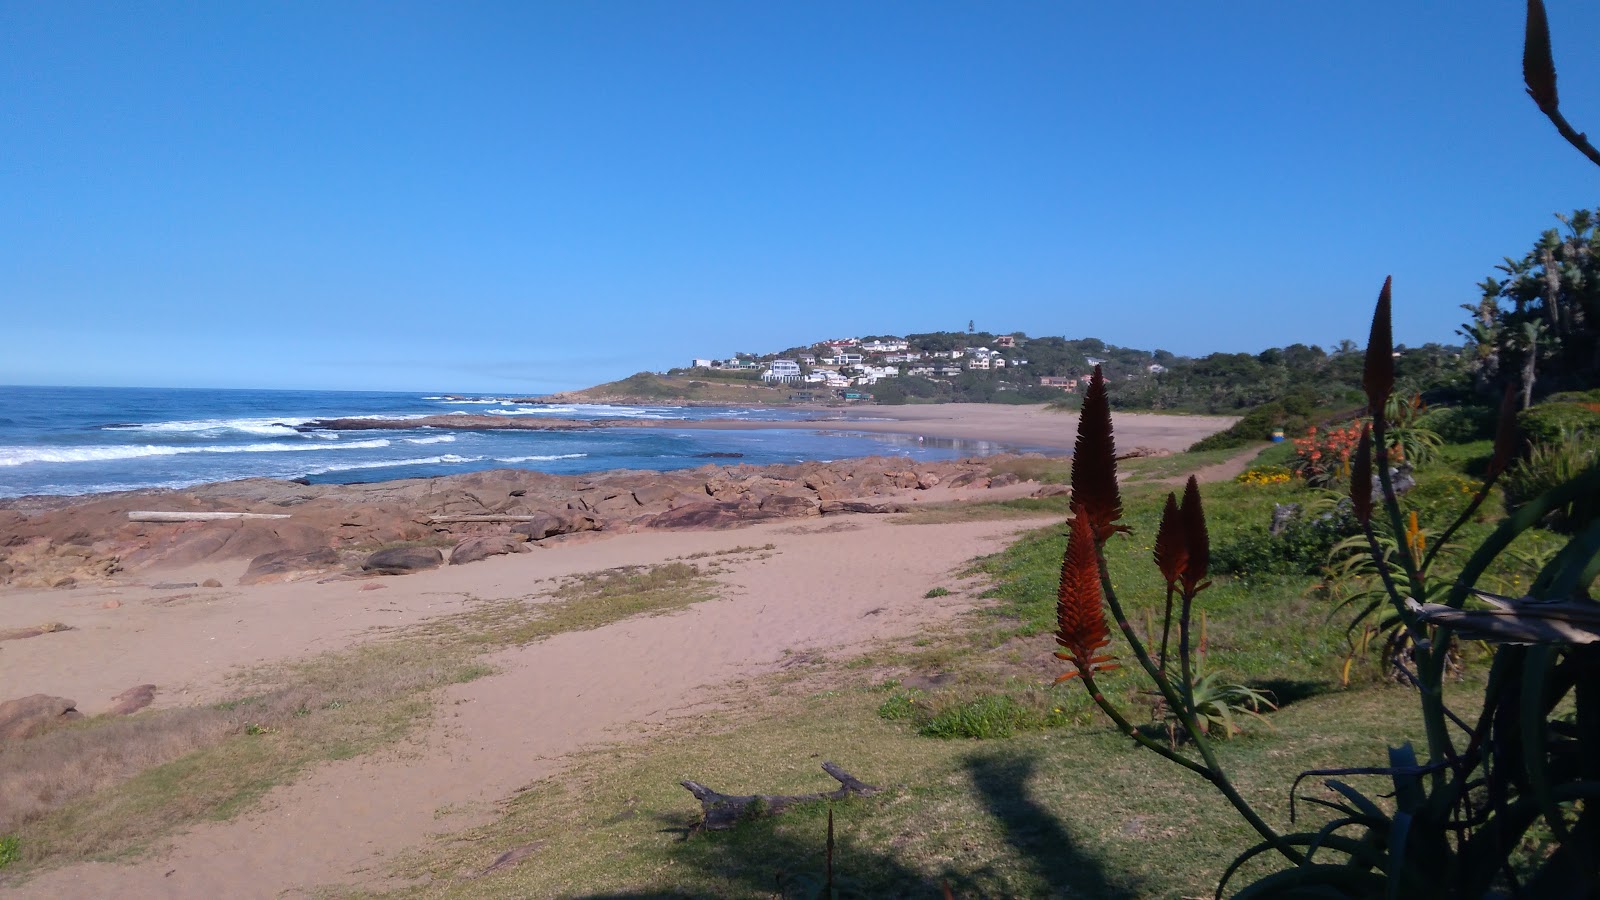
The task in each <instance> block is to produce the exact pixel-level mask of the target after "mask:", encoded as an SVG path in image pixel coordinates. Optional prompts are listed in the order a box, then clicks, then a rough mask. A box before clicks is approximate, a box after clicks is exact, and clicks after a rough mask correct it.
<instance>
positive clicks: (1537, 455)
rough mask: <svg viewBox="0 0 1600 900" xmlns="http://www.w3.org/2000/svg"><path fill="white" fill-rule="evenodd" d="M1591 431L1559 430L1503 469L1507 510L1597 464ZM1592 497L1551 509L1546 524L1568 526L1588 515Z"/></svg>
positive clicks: (1597, 438)
mask: <svg viewBox="0 0 1600 900" xmlns="http://www.w3.org/2000/svg"><path fill="white" fill-rule="evenodd" d="M1536 408H1537V407H1536ZM1591 434H1592V435H1593V436H1591ZM1591 434H1585V433H1583V432H1570V431H1562V432H1560V434H1559V436H1558V437H1557V439H1556V440H1554V441H1551V442H1548V443H1536V444H1534V445H1533V446H1532V447H1530V448H1529V449H1528V455H1527V456H1525V457H1523V458H1522V459H1520V460H1518V461H1517V463H1516V464H1515V465H1513V466H1512V467H1511V469H1510V471H1508V472H1506V475H1505V479H1504V481H1503V482H1502V484H1501V486H1502V487H1503V488H1504V490H1505V497H1506V511H1507V512H1511V513H1514V512H1516V511H1517V510H1519V509H1521V508H1522V507H1523V506H1524V505H1526V504H1527V503H1528V501H1530V500H1532V499H1534V498H1535V497H1538V496H1540V495H1541V494H1544V493H1545V492H1547V491H1550V490H1553V489H1554V488H1556V487H1558V486H1560V485H1562V484H1565V483H1567V482H1569V481H1571V480H1573V479H1574V478H1577V477H1578V476H1579V475H1581V474H1583V473H1584V472H1585V471H1587V470H1589V469H1593V468H1594V467H1595V466H1596V465H1600V432H1594V433H1591ZM1594 499H1595V498H1593V497H1577V498H1574V499H1573V500H1572V501H1571V502H1570V503H1566V504H1562V505H1561V506H1558V507H1556V508H1554V509H1552V510H1551V511H1550V513H1549V514H1548V515H1547V516H1546V517H1545V519H1544V521H1545V524H1547V525H1548V526H1549V527H1550V528H1551V529H1553V530H1556V531H1566V530H1568V528H1569V525H1570V523H1572V522H1574V521H1579V520H1582V519H1586V518H1588V516H1587V515H1585V513H1586V512H1587V511H1588V510H1589V508H1590V507H1591V506H1593V505H1594Z"/></svg>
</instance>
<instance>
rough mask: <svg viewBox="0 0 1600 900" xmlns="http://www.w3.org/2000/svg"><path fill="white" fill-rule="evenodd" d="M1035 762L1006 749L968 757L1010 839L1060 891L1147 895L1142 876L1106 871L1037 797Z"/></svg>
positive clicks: (1110, 898)
mask: <svg viewBox="0 0 1600 900" xmlns="http://www.w3.org/2000/svg"><path fill="white" fill-rule="evenodd" d="M1035 765H1036V764H1035V761H1034V760H1033V758H1032V757H1027V756H1017V755H1011V754H1004V753H987V754H981V755H975V756H972V757H970V758H969V759H968V760H967V771H968V772H969V773H970V774H971V776H972V783H973V785H974V786H975V787H976V788H977V789H978V793H979V794H980V795H982V798H983V802H984V805H985V806H986V807H987V808H988V810H989V814H990V815H991V816H993V817H994V819H995V821H996V822H998V823H999V824H1000V825H1001V827H1002V828H1003V829H1004V831H1005V840H1006V842H1007V843H1008V844H1010V845H1011V847H1012V849H1014V850H1015V851H1016V853H1017V855H1018V856H1020V857H1022V858H1023V859H1025V860H1027V862H1028V863H1029V865H1031V866H1032V867H1033V870H1034V874H1035V875H1036V876H1037V877H1038V879H1039V880H1040V881H1041V882H1042V883H1044V884H1048V885H1050V886H1051V887H1052V888H1053V891H1054V893H1056V894H1061V895H1065V896H1071V897H1095V898H1105V900H1134V898H1137V897H1141V896H1144V894H1143V892H1142V891H1141V890H1140V889H1139V888H1140V885H1139V880H1138V879H1137V878H1135V877H1133V876H1129V875H1125V874H1122V875H1113V874H1111V873H1109V872H1107V871H1106V867H1105V865H1104V864H1103V863H1102V862H1101V861H1100V860H1099V859H1097V858H1096V857H1094V856H1092V855H1090V854H1089V853H1088V852H1086V851H1085V850H1084V849H1083V848H1082V847H1080V846H1079V845H1078V842H1077V841H1076V840H1074V839H1073V837H1072V833H1071V832H1070V831H1069V830H1068V829H1067V827H1066V826H1065V825H1064V824H1062V822H1061V820H1060V818H1058V817H1057V816H1056V815H1055V813H1053V812H1052V811H1051V810H1050V809H1049V808H1047V807H1046V806H1044V805H1043V804H1041V803H1039V802H1038V801H1037V800H1035V799H1033V796H1032V792H1031V790H1030V788H1029V786H1028V781H1029V779H1030V778H1032V776H1033V773H1034V768H1035Z"/></svg>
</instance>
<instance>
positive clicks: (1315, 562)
mask: <svg viewBox="0 0 1600 900" xmlns="http://www.w3.org/2000/svg"><path fill="white" fill-rule="evenodd" d="M1359 530H1360V528H1359V526H1358V525H1357V524H1356V521H1355V517H1354V516H1352V515H1351V514H1350V513H1349V511H1348V510H1346V509H1344V508H1342V507H1341V508H1340V509H1338V510H1335V511H1334V512H1332V513H1327V514H1324V515H1321V516H1316V517H1307V516H1305V515H1296V516H1295V517H1294V518H1293V519H1291V520H1290V521H1289V524H1288V525H1287V526H1286V527H1285V528H1284V529H1283V533H1281V534H1279V535H1277V536H1273V534H1272V533H1271V532H1270V531H1269V530H1268V529H1267V528H1266V527H1264V526H1259V525H1258V526H1251V527H1247V528H1242V529H1240V530H1239V531H1237V532H1235V533H1234V536H1233V538H1232V539H1231V540H1228V541H1225V542H1223V543H1221V544H1219V545H1217V546H1216V547H1214V548H1212V550H1211V570H1212V571H1213V572H1218V573H1221V574H1224V575H1309V574H1314V573H1315V572H1317V571H1318V570H1319V569H1321V568H1322V566H1323V565H1324V564H1326V563H1327V561H1328V554H1329V553H1331V552H1332V551H1333V546H1334V545H1335V544H1337V543H1339V542H1340V541H1342V540H1344V539H1345V538H1347V537H1349V536H1351V535H1353V534H1356V533H1358V532H1359Z"/></svg>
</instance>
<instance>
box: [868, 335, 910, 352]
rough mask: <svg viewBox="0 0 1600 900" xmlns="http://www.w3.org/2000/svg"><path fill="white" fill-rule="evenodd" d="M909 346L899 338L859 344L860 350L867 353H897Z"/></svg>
mask: <svg viewBox="0 0 1600 900" xmlns="http://www.w3.org/2000/svg"><path fill="white" fill-rule="evenodd" d="M909 346H911V345H910V344H907V343H906V342H905V341H903V340H901V339H900V338H886V339H874V340H870V341H866V342H864V343H862V344H861V349H862V350H864V351H866V352H868V353H898V352H900V351H901V350H904V349H906V348H907V347H909Z"/></svg>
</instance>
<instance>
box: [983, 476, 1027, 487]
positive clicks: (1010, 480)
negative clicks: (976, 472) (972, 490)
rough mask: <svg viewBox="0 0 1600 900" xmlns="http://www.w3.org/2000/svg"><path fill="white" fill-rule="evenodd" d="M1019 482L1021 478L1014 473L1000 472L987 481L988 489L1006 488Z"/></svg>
mask: <svg viewBox="0 0 1600 900" xmlns="http://www.w3.org/2000/svg"><path fill="white" fill-rule="evenodd" d="M1021 481H1022V478H1021V477H1020V476H1019V475H1017V473H1015V472H1001V473H1000V474H999V475H996V476H994V477H993V478H990V479H989V487H992V488H997V487H1008V486H1010V485H1013V484H1017V483H1019V482H1021Z"/></svg>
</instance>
